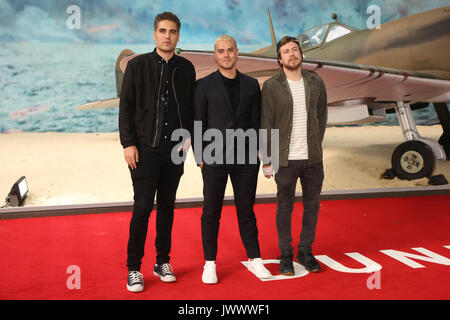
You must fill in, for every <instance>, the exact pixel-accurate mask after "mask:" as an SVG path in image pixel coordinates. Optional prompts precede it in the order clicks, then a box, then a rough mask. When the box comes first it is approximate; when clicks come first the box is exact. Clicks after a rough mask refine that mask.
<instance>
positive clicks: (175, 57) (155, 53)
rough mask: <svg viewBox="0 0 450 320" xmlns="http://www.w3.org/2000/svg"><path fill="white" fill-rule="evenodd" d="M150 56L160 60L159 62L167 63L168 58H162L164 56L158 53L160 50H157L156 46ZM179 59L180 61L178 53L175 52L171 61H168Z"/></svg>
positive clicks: (174, 61)
mask: <svg viewBox="0 0 450 320" xmlns="http://www.w3.org/2000/svg"><path fill="white" fill-rule="evenodd" d="M150 56H151V57H152V59H153V60H155V61H156V62H158V63H166V60H164V58H162V57H161V56H160V55H159V54H158V52H156V48H155V49H153V51H152V53H151V55H150ZM177 61H178V57H177V54H176V53H174V54H173V56H172V58H170V59H169V61H167V63H176V62H177Z"/></svg>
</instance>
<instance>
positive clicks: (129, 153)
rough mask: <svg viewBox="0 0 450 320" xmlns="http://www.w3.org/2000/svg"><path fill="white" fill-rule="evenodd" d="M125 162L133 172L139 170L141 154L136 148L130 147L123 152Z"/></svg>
mask: <svg viewBox="0 0 450 320" xmlns="http://www.w3.org/2000/svg"><path fill="white" fill-rule="evenodd" d="M123 153H124V156H125V161H126V162H127V163H128V166H129V167H130V168H131V170H134V169H136V168H137V163H138V162H139V152H138V150H137V148H136V146H129V147H126V148H125V149H124V150H123Z"/></svg>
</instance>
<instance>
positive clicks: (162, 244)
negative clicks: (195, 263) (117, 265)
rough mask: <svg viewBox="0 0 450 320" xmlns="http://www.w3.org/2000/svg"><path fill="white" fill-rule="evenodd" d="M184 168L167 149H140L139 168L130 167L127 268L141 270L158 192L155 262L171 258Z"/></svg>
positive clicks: (164, 261)
mask: <svg viewBox="0 0 450 320" xmlns="http://www.w3.org/2000/svg"><path fill="white" fill-rule="evenodd" d="M183 170H184V167H183V164H181V165H175V164H173V162H172V160H171V159H170V154H168V153H157V152H145V151H142V150H140V152H139V163H138V164H137V168H136V169H134V170H131V179H132V180H133V190H134V205H133V214H132V217H131V222H130V234H129V239H128V248H127V254H128V258H127V266H128V270H130V271H134V270H137V271H139V270H140V267H141V263H142V261H141V260H142V258H143V257H144V246H145V239H146V237H147V229H148V220H149V217H150V212H151V211H152V209H153V203H154V199H155V193H156V202H157V205H156V239H155V246H156V253H157V256H156V263H158V264H161V263H166V262H169V259H170V257H169V252H170V248H171V240H172V224H173V214H174V207H175V198H176V192H177V188H178V183H179V181H180V178H181V176H182V175H183Z"/></svg>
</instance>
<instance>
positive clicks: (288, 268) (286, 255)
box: [279, 250, 295, 276]
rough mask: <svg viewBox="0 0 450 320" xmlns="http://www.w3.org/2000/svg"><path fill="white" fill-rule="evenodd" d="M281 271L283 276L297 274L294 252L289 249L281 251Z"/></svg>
mask: <svg viewBox="0 0 450 320" xmlns="http://www.w3.org/2000/svg"><path fill="white" fill-rule="evenodd" d="M279 273H280V274H281V275H283V276H293V275H294V274H295V271H294V264H293V263H292V253H290V252H289V251H288V250H286V251H283V252H281V257H280V269H279Z"/></svg>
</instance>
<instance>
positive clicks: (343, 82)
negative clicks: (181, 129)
mask: <svg viewBox="0 0 450 320" xmlns="http://www.w3.org/2000/svg"><path fill="white" fill-rule="evenodd" d="M269 21H270V28H271V33H272V42H273V44H272V45H271V46H269V47H266V48H263V49H260V50H257V51H254V52H252V53H248V54H245V53H244V54H242V53H241V54H240V57H239V61H238V69H239V70H240V71H241V72H243V73H246V74H248V75H250V76H253V77H255V78H257V79H258V81H259V83H260V85H261V86H262V84H263V83H264V81H265V80H267V79H268V78H269V77H271V76H272V75H273V74H274V73H275V72H277V71H278V70H279V66H278V64H277V59H276V54H275V50H274V48H275V44H276V40H275V36H274V32H273V25H272V22H271V18H270V13H269ZM449 27H450V6H447V7H443V8H439V9H435V10H430V11H426V12H422V13H419V14H415V15H411V16H408V17H405V18H401V19H398V20H395V21H391V22H388V23H385V24H382V25H381V28H380V29H374V30H357V29H355V28H352V27H349V26H346V25H343V24H340V23H338V22H337V21H335V22H333V23H329V24H325V25H321V26H318V27H315V28H312V29H309V30H307V31H306V32H305V33H304V34H301V35H299V36H298V37H297V38H298V39H299V41H300V42H301V45H302V48H303V51H304V61H303V64H302V68H304V69H308V70H313V71H315V72H317V73H318V74H319V75H320V76H321V77H322V78H323V79H324V82H325V85H326V88H327V94H328V107H329V108H328V110H329V119H328V123H329V124H361V123H371V122H376V121H382V120H384V119H385V118H386V110H395V112H396V113H397V117H398V120H399V123H400V127H401V130H402V133H403V136H404V139H405V140H406V142H404V143H402V144H400V145H399V146H398V147H397V148H396V149H395V150H394V152H393V154H392V157H391V163H392V168H393V170H394V172H395V174H396V176H397V177H399V178H400V179H409V180H411V179H419V178H423V177H430V176H431V175H432V173H433V170H434V168H435V164H436V159H437V160H445V159H446V153H447V155H448V157H449V158H450V116H449V112H448V108H447V104H446V102H448V101H450V61H449V59H448V57H447V53H448V52H449V46H450V32H449V31H450V30H449ZM177 53H178V54H180V55H182V56H184V57H186V58H187V59H189V60H190V61H192V63H193V64H194V66H195V69H196V72H197V78H202V77H204V76H206V75H208V74H209V73H211V72H213V71H215V70H216V64H215V62H214V58H213V53H212V52H210V51H209V52H208V51H181V50H178V51H177ZM135 56H136V55H135V54H134V52H132V51H131V50H128V49H126V50H123V51H122V52H121V53H120V55H119V57H118V59H117V62H116V85H117V95H118V96H120V88H121V83H122V78H123V72H124V71H125V68H126V64H127V62H128V61H129V60H130V59H132V58H134V57H135ZM424 103H425V105H428V103H434V106H435V108H436V111H437V113H438V116H439V120H440V122H441V124H442V127H443V129H444V133H443V135H442V137H441V138H440V139H439V142H440V143H438V142H436V141H434V140H431V139H428V138H424V137H422V136H420V134H419V133H418V131H417V128H416V125H415V121H414V117H413V114H412V111H411V106H415V105H418V106H419V107H423V106H424ZM118 104H119V98H113V99H107V100H101V101H94V102H90V103H87V104H84V105H82V106H80V107H79V109H96V108H108V107H117V106H118ZM442 145H443V146H442Z"/></svg>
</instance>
